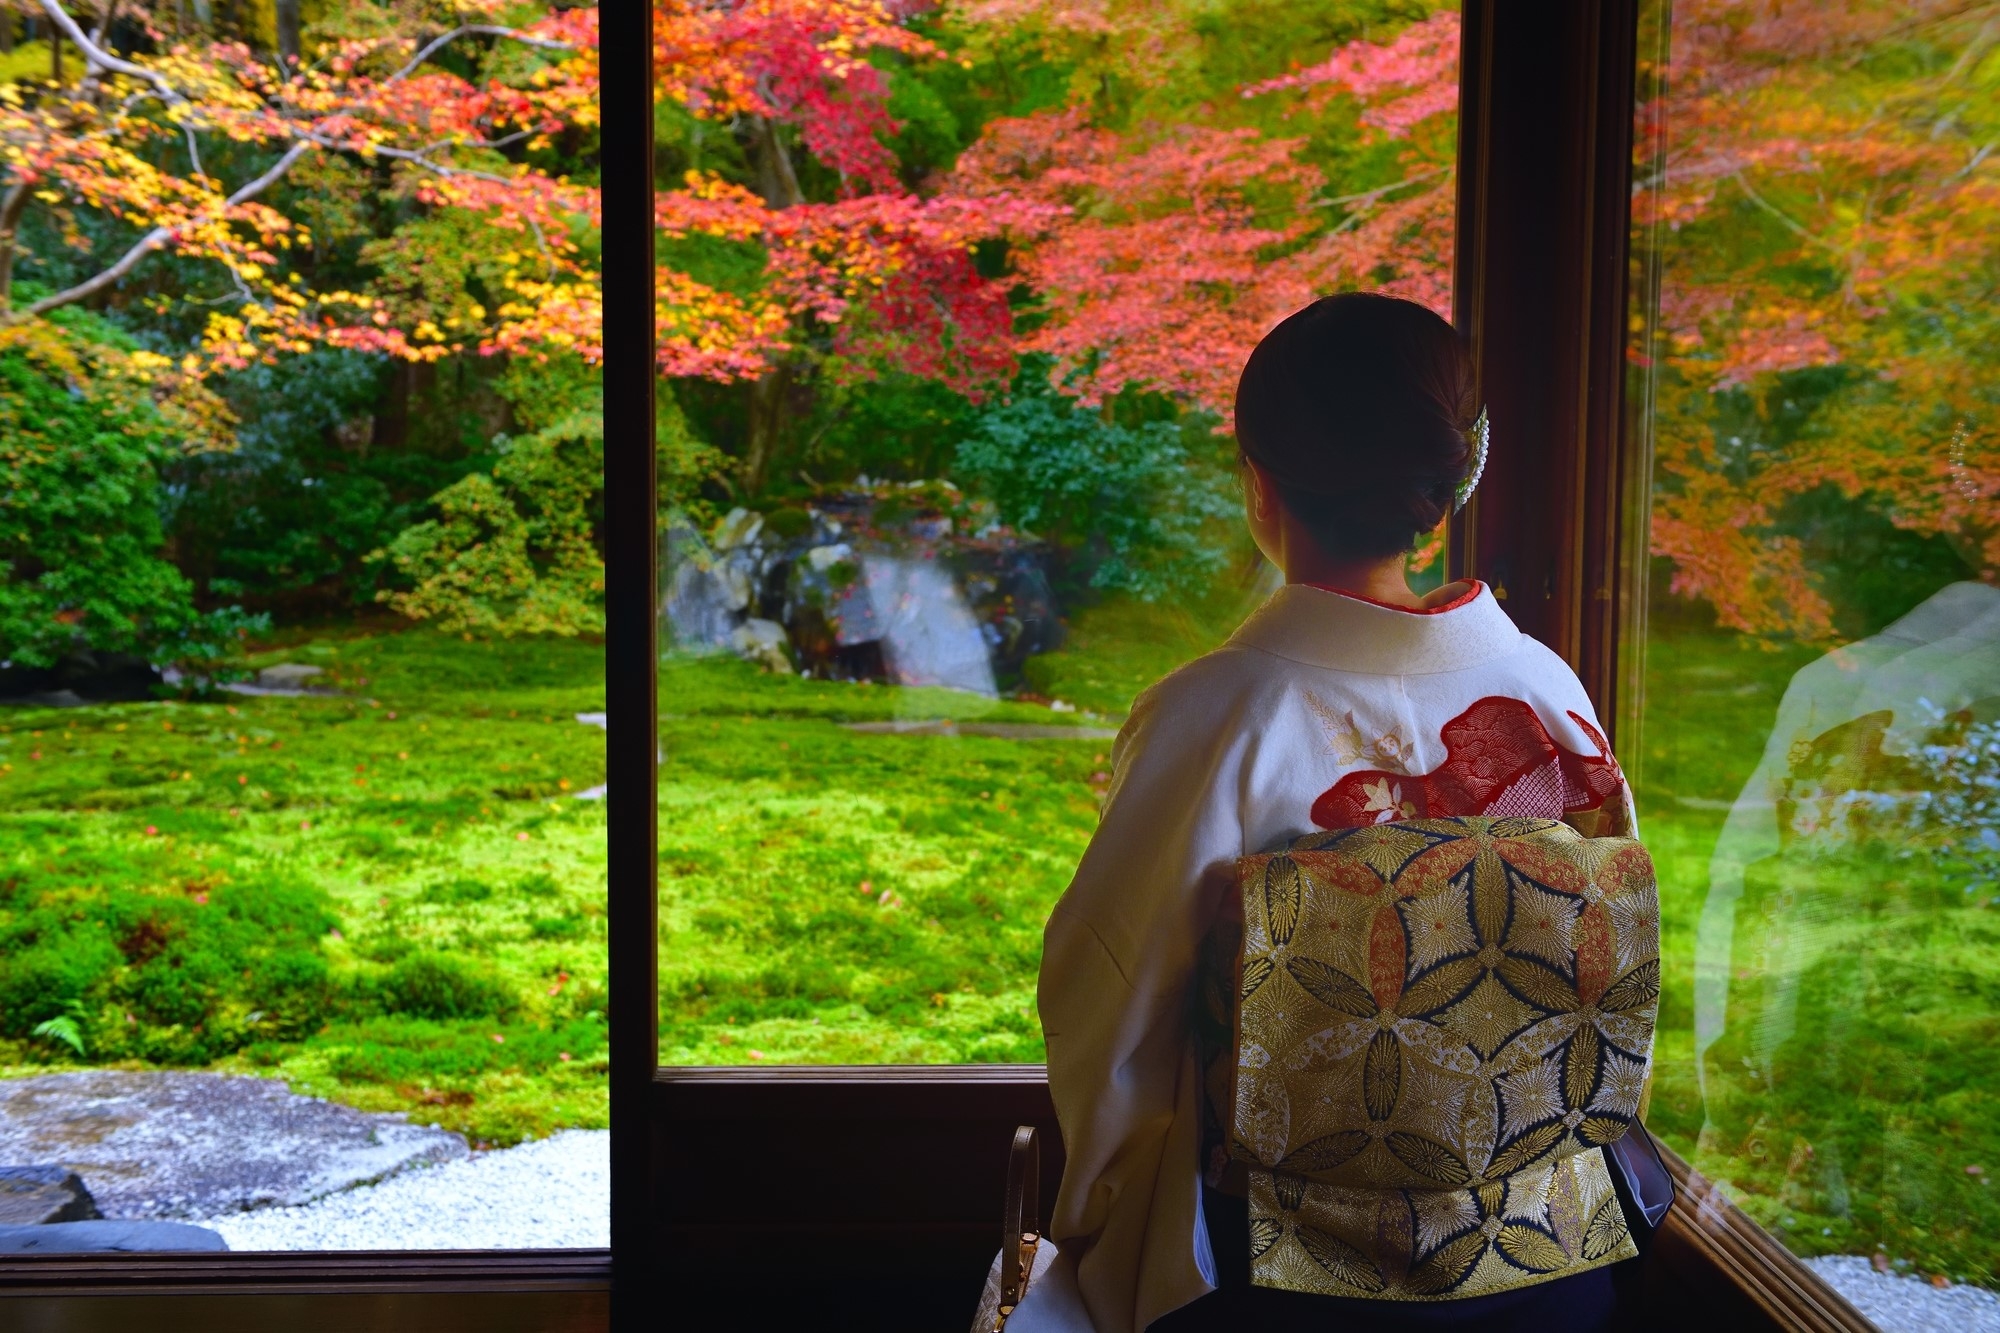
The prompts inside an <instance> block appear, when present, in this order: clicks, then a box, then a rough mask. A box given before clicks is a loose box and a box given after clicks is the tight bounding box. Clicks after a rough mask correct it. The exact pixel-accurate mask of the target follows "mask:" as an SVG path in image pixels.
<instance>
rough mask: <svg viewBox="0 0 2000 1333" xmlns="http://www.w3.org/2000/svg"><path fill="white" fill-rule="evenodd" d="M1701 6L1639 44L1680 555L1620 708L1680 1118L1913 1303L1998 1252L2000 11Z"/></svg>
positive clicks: (1656, 506)
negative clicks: (1998, 292) (1648, 873)
mask: <svg viewBox="0 0 2000 1333" xmlns="http://www.w3.org/2000/svg"><path fill="white" fill-rule="evenodd" d="M1670 8H1671V12H1670V13H1669V12H1668V6H1665V5H1662V6H1658V7H1657V8H1656V9H1655V12H1654V14H1653V18H1654V21H1655V22H1656V23H1657V24H1659V25H1662V26H1661V27H1659V28H1657V29H1656V32H1659V33H1662V34H1663V33H1664V32H1665V31H1666V27H1665V25H1668V24H1670V31H1671V38H1670V43H1669V44H1666V45H1663V46H1661V47H1660V48H1658V49H1657V51H1656V53H1651V54H1648V55H1647V56H1646V57H1644V58H1642V70H1641V84H1642V97H1643V98H1644V99H1645V100H1644V101H1643V102H1642V106H1641V109H1640V126H1641V133H1640V136H1639V137H1640V140H1641V154H1640V161H1639V187H1638V191H1637V195H1636V199H1635V218H1636V232H1635V241H1636V244H1637V256H1636V267H1635V272H1636V273H1638V274H1639V275H1640V276H1641V277H1642V278H1647V277H1650V278H1651V281H1644V280H1642V281H1639V282H1637V283H1636V284H1635V290H1636V291H1638V292H1640V293H1641V296H1640V298H1639V299H1638V301H1637V302H1636V305H1635V309H1634V319H1633V327H1634V328H1635V330H1637V335H1636V336H1637V339H1638V341H1637V343H1636V345H1635V350H1634V367H1633V375H1634V381H1633V383H1634V395H1633V396H1634V400H1635V402H1637V403H1639V404H1641V408H1642V410H1641V416H1642V418H1643V420H1642V421H1641V422H1640V426H1641V428H1642V430H1643V431H1645V432H1646V435H1647V438H1649V440H1650V446H1651V451H1652V499H1651V515H1650V517H1651V542H1652V562H1651V570H1652V584H1651V598H1650V609H1649V612H1648V616H1649V619H1648V623H1647V625H1646V628H1645V632H1644V634H1643V636H1642V639H1641V641H1640V642H1639V644H1638V645H1637V648H1636V651H1637V652H1639V653H1640V654H1642V655H1643V657H1642V660H1641V662H1640V663H1638V665H1639V667H1640V668H1641V669H1642V672H1643V681H1644V692H1643V698H1644V702H1643V707H1642V709H1641V710H1640V713H1639V716H1638V718H1637V719H1636V720H1637V722H1638V724H1639V725H1638V730H1637V733H1636V735H1631V734H1628V735H1627V736H1625V737H1621V740H1622V742H1623V743H1622V745H1621V753H1623V754H1624V755H1625V756H1627V758H1628V760H1629V762H1630V764H1631V766H1632V770H1633V773H1634V776H1635V779H1636V783H1635V785H1636V788H1637V791H1638V793H1639V798H1640V820H1641V827H1642V831H1643V833H1644V835H1645V838H1646V841H1647V843H1648V845H1649V846H1650V847H1651V848H1652V849H1653V853H1654V856H1655V858H1656V859H1657V861H1658V863H1659V868H1660V871H1661V876H1662V883H1661V888H1662V902H1663V905H1664V906H1663V914H1664V918H1665V927H1666V937H1667V953H1668V958H1667V978H1666V982H1667V984H1666V989H1665V995H1666V997H1667V998H1666V999H1665V1000H1664V1001H1663V1003H1662V1009H1661V1034H1660V1046H1659V1058H1658V1062H1657V1066H1656V1068H1657V1075H1656V1079H1655V1084H1654V1088H1653V1093H1652V1103H1651V1108H1652V1109H1651V1117H1650V1120H1649V1123H1650V1124H1652V1125H1653V1126H1654V1127H1655V1128H1656V1129H1657V1130H1659V1131H1660V1132H1661V1133H1662V1134H1663V1135H1664V1136H1665V1137H1666V1139H1667V1140H1668V1141H1669V1142H1670V1143H1671V1144H1672V1145H1673V1146H1674V1147H1675V1148H1676V1149H1678V1150H1679V1151H1680V1152H1682V1153H1683V1154H1685V1155H1687V1156H1688V1157H1689V1159H1690V1160H1691V1161H1692V1162H1693V1163H1694V1165H1696V1166H1697V1167H1698V1168H1699V1169H1700V1170H1702V1171H1703V1172H1704V1173H1705V1174H1707V1175H1708V1176H1709V1177H1711V1178H1712V1179H1715V1180H1717V1181H1719V1182H1722V1183H1723V1184H1724V1185H1725V1186H1726V1187H1727V1188H1728V1190H1729V1191H1730V1193H1731V1195H1732V1196H1733V1197H1735V1198H1736V1199H1737V1200H1738V1201H1740V1202H1741V1203H1742V1205H1743V1206H1744V1207H1745V1208H1746V1209H1747V1210H1748V1211H1749V1212H1750V1214H1751V1215H1752V1216H1754V1217H1755V1218H1756V1219H1757V1220H1758V1221H1760V1222H1761V1223H1763V1224H1764V1225H1765V1226H1767V1227H1768V1228H1770V1230H1771V1231H1772V1232H1773V1234H1775V1235H1776V1236H1778V1237H1779V1238H1781V1239H1782V1240H1783V1241H1784V1242H1785V1243H1786V1244H1787V1245H1789V1246H1790V1247H1792V1248H1793V1249H1794V1250H1795V1251H1796V1252H1797V1253H1799V1254H1801V1255H1804V1256H1819V1257H1817V1258H1815V1259H1814V1260H1813V1262H1814V1263H1815V1265H1816V1266H1818V1267H1819V1268H1820V1271H1821V1272H1823V1273H1825V1274H1827V1275H1828V1276H1829V1277H1831V1278H1833V1279H1834V1281H1835V1282H1836V1284H1837V1285H1840V1286H1842V1287H1843V1288H1844V1289H1846V1290H1847V1291H1848V1292H1849V1294H1850V1295H1852V1296H1853V1297H1854V1299H1855V1300H1856V1301H1857V1302H1858V1303H1860V1304H1861V1305H1862V1306H1863V1307H1864V1308H1866V1309H1869V1310H1872V1311H1874V1312H1875V1315H1876V1317H1878V1318H1879V1319H1880V1320H1881V1321H1882V1322H1884V1323H1885V1325H1887V1326H1902V1325H1901V1324H1899V1323H1898V1320H1899V1319H1902V1318H1906V1317H1914V1316H1908V1315H1892V1313H1890V1311H1891V1305H1890V1304H1888V1302H1893V1301H1896V1300H1909V1301H1917V1300H1918V1298H1919V1297H1922V1298H1935V1299H1938V1300H1944V1299H1945V1296H1943V1295H1941V1294H1940V1293H1938V1292H1936V1291H1935V1290H1934V1289H1933V1287H1934V1286H1941V1285H1944V1284H1947V1283H1967V1282H1969V1283H1977V1284H1981V1285H1984V1286H1992V1285H1994V1283H1995V1281H1996V1276H2000V1275H1996V1262H1997V1261H2000V1242H1996V1237H2000V1194H1996V1191H1995V1189H1994V1188H1993V1185H1992V1176H1991V1173H1992V1172H1994V1171H1996V1170H2000V1137H1996V1133H1995V1124H1996V1123H2000V1122H1996V1116H1995V1111H1996V1109H2000V1075H1996V1072H1995V1066H1994V1064H1993V1062H1992V1061H1991V1060H1990V1059H1989V1058H1987V1056H1986V1051H1987V1049H1988V1047H1989V1045H1990V1038H1991V1031H1992V1028H1993V1025H1994V1023H1995V1021H1996V1017H2000V1006H1996V995H1995V991H1994V988H1993V985H1992V960H1993V958H1994V957H1995V954H1994V947H1995V945H1996V943H2000V915H1996V910H2000V882H1996V877H2000V806H1996V804H1995V792H1996V790H2000V788H1996V782H2000V588H1996V587H1995V581H1996V576H2000V541H1997V540H1996V536H2000V528H1996V526H1995V523H1994V513H1995V509H1994V497H1995V494H1996V492H2000V431H1996V421H2000V416H1996V407H2000V400H1996V397H1995V392H1994V386H1995V384H1996V379H1995V369H1996V361H1997V360H2000V323H1996V315H1995V310H1996V306H1995V303H1994V300H1993V297H1994V281H1995V275H1996V273H2000V249H1996V244H1995V237H1996V236H2000V228H1996V226H1995V219H1994V215H1993V210H1994V207H1995V204H1996V201H2000V161H1996V160H1995V159H1994V158H1993V157H1992V156H1991V149H1992V146H1993V144H1994V142H1995V139H1996V135H2000V97H1996V86H2000V53H1996V48H1995V47H1994V45H1993V41H1992V35H1993V29H1992V24H1993V21H1994V14H1993V12H1992V9H1991V7H1990V6H1972V7H1969V8H1968V7H1966V6H1963V5H1957V4H1932V3H1925V4H1917V5H1908V4H1905V5H1875V4H1870V3H1863V2H1861V0H1842V2H1840V3H1825V4H1817V5H1784V6H1782V7H1780V6H1779V5H1777V4H1768V5H1767V4H1730V3H1714V2H1712V0H1703V2H1700V3H1691V2H1688V0H1676V2H1675V3H1673V4H1672V5H1671V7H1670ZM1841 1256H1847V1257H1841ZM1875 1270H1880V1272H1881V1273H1884V1274H1889V1275H1899V1274H1900V1275H1908V1276H1911V1277H1914V1278H1922V1279H1926V1280H1927V1281H1928V1282H1929V1283H1931V1284H1933V1285H1923V1284H1920V1283H1917V1282H1907V1283H1903V1284H1901V1285H1900V1286H1899V1285H1898V1284H1895V1283H1891V1282H1888V1281H1887V1280H1877V1273H1876V1271H1875ZM1899 1292H1900V1294H1898V1293H1899ZM1966 1295H1968V1296H1969V1295H1970V1294H1969V1293H1967V1294H1966ZM1912 1308H1914V1307H1912ZM1996 1308H2000V1307H1996V1306H1995V1305H1994V1304H1993V1303H1992V1302H1991V1301H1986V1302H1985V1303H1981V1302H1978V1301H1962V1302H1959V1303H1956V1304H1947V1305H1943V1306H1939V1307H1937V1309H1936V1310H1934V1311H1933V1312H1932V1314H1931V1315H1927V1316H1925V1318H1934V1319H1936V1320H1937V1321H1938V1326H1941V1327H1942V1326H1954V1327H1970V1326H1972V1325H1973V1323H1974V1322H1976V1321H1977V1320H1978V1319H1986V1320H1992V1319H1994V1318H1995V1317H1996V1316H1995V1314H1994V1313H1993V1312H1994V1310H1995V1309H1996ZM1952 1311H1957V1313H1952ZM1913 1326H1914V1325H1913ZM1982 1326H1984V1325H1982Z"/></svg>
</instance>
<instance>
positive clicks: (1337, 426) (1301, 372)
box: [1236, 292, 1478, 560]
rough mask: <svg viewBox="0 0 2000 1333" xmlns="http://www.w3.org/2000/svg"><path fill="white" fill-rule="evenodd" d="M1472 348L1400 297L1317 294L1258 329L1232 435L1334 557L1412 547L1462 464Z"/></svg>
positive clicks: (1431, 524)
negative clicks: (1264, 331)
mask: <svg viewBox="0 0 2000 1333" xmlns="http://www.w3.org/2000/svg"><path fill="white" fill-rule="evenodd" d="M1473 395H1474V387H1473V380H1472V355H1471V352H1470V350H1469V349H1468V347H1467V346H1466V343H1465V340H1464V339H1463V338H1461V337H1460V336H1459V334H1458V333H1457V331H1456V330H1454V329H1453V328H1452V327H1451V325H1449V324H1447V323H1445V321H1444V320H1442V319H1440V318H1439V317H1438V316H1437V315H1436V314H1435V313H1433V312H1432V311H1430V310H1428V309H1426V308H1425V307H1423V306H1420V305H1418V304H1417V303H1416V302H1414V301H1403V300H1399V299H1397V298H1396V297H1393V296H1379V295H1376V294H1375V293H1372V292H1343V293H1341V294H1340V295H1338V296H1328V297H1323V298H1321V299H1320V300H1317V301H1315V302H1313V303H1312V304H1311V305H1309V306H1307V307H1306V308H1305V309H1303V310H1301V311H1298V312H1297V313H1296V314H1293V315H1291V316H1289V317H1288V318H1286V319H1285V320H1284V322H1283V323H1281V324H1279V325H1278V327H1277V328H1275V329H1272V330H1271V331H1270V332H1269V333H1268V334H1266V335H1264V341H1262V342H1260V343H1258V344H1257V349H1256V350H1255V351H1253V352H1251V353H1250V360H1249V361H1248V362H1247V363H1246V364H1245V365H1244V367H1243V375H1242V378H1240V379H1239V380H1237V382H1236V440H1237V443H1238V444H1239V445H1240V446H1241V448H1242V450H1243V452H1244V453H1245V454H1246V455H1247V456H1248V457H1250V458H1251V459H1253V460H1254V461H1255V462H1256V463H1257V465H1258V466H1259V467H1261V468H1262V469H1263V470H1264V472H1265V473H1266V474H1267V475H1268V476H1269V477H1270V478H1271V480H1272V481H1273V482H1274V483H1276V486H1277V490H1278V498H1279V500H1280V501H1281V502H1282V503H1283V504H1284V506H1285V508H1286V509H1287V510H1288V511H1290V512H1291V514H1292V516H1293V517H1294V518H1296V519H1298V520H1299V522H1300V523H1302V524H1303V525H1304V526H1305V528H1306V530H1307V531H1308V532H1310V533H1311V534H1312V536H1313V539H1314V540H1315V541H1316V542H1318V543H1319V546H1320V549H1321V550H1322V551H1324V552H1325V553H1326V554H1327V555H1328V556H1329V557H1331V558H1333V559H1336V560H1359V559H1374V558H1379V557H1384V556H1391V555H1395V554H1397V553H1398V552H1401V551H1407V550H1409V549H1410V548H1411V547H1413V546H1415V545H1416V543H1417V540H1418V539H1419V538H1420V537H1421V536H1422V535H1423V534H1424V533H1426V532H1429V531H1430V530H1431V529H1433V528H1435V527H1436V526H1437V525H1438V523H1439V522H1440V521H1441V520H1442V519H1443V518H1444V516H1445V515H1446V514H1447V513H1449V512H1450V510H1451V502H1452V497H1453V493H1454V492H1455V491H1456V490H1457V489H1458V484H1459V482H1460V480H1462V479H1463V478H1464V476H1465V473H1466V469H1467V468H1469V467H1470V466H1471V465H1472V446H1471V443H1470V439H1469V434H1468V433H1469V432H1470V431H1471V429H1472V426H1473V422H1474V418H1475V416H1476V414H1477V412H1478V407H1477V405H1476V404H1475V403H1474V401H1473Z"/></svg>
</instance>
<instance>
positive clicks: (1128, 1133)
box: [1022, 671, 1257, 1333]
mask: <svg viewBox="0 0 2000 1333" xmlns="http://www.w3.org/2000/svg"><path fill="white" fill-rule="evenodd" d="M1191 674H1194V673H1190V672H1185V671H1184V672H1182V673H1178V675H1177V676H1176V677H1170V678H1169V679H1168V680H1167V681H1165V682H1162V684H1161V685H1160V686H1158V687H1156V688H1155V689H1154V690H1152V691H1149V692H1148V693H1147V695H1146V696H1144V697H1142V699H1141V700H1140V701H1139V704H1138V705H1137V706H1136V707H1135V709H1134V711H1133V713H1132V716H1131V719H1130V720H1129V721H1128V722H1127V723H1126V726H1125V728H1124V730H1123V731H1122V732H1121V733H1120V735H1119V738H1118V742H1117V745H1116V746H1115V748H1114V751H1113V756H1114V763H1113V767H1114V776H1113V781H1112V786H1111V791H1110V795H1109V797H1108V799H1107V801H1106V804H1105V807H1104V812H1103V816H1102V822H1101V824H1100V825H1099V827H1098V830H1097V834H1096V836H1095V837H1094V838H1093V839H1092V840H1091V843H1090V847H1089V849H1088V850H1087V851H1086V852H1085V853H1084V857H1083V860H1082V862H1081V864H1080V865H1079V866H1078V867H1077V873H1076V878H1075V879H1074V880H1073V881H1072V882H1071V884H1070V887H1069V890H1068V892H1067V893H1065V894H1064V895H1063V898H1062V901H1061V902H1059V903H1058V904H1057V905H1056V908H1055V912H1054V913H1053V915H1052V916H1051V917H1050V919H1049V924H1048V928H1047V931H1046V933H1045V935H1044V944H1043V955H1042V972H1041V985H1040V1006H1041V1017H1042V1025H1043V1029H1044V1032H1045V1033H1046V1035H1047V1039H1048V1052H1049V1086H1050V1088H1051V1090H1052V1092H1053V1094H1054V1097H1055V1105H1056V1114H1057V1117H1058V1119H1059V1120H1060V1121H1061V1124H1062V1131H1063V1144H1064V1147H1065V1149H1066V1151H1067V1154H1068V1166H1067V1168H1066V1170H1065V1172H1064V1176H1063V1185H1062V1192H1061V1194H1060V1196H1059V1197H1058V1198H1057V1200H1056V1208H1055V1212H1054V1215H1053V1218H1052V1223H1051V1226H1050V1229H1049V1234H1050V1235H1051V1236H1052V1237H1054V1238H1055V1240H1056V1241H1057V1242H1058V1243H1059V1244H1060V1245H1061V1246H1062V1250H1063V1256H1064V1259H1065V1260H1069V1259H1070V1258H1071V1257H1072V1256H1074V1267H1073V1268H1070V1266H1069V1264H1067V1263H1065V1264H1064V1265H1063V1266H1064V1267H1065V1268H1070V1271H1069V1272H1068V1273H1065V1274H1062V1275H1061V1279H1059V1280H1067V1279H1068V1278H1069V1277H1070V1276H1071V1275H1072V1274H1073V1275H1074V1280H1075V1283H1076V1287H1077V1290H1078V1292H1079V1294H1080V1295H1081V1298H1082V1304H1083V1306H1084V1307H1085V1308H1087V1309H1088V1311H1089V1317H1090V1320H1091V1323H1092V1325H1093V1326H1094V1327H1095V1329H1096V1330H1097V1333H1138V1330H1142V1329H1144V1328H1145V1327H1146V1325H1147V1324H1149V1323H1150V1322H1151V1321H1152V1320H1154V1319H1156V1318H1158V1317H1159V1316H1160V1315H1162V1314H1165V1313H1167V1312H1168V1311H1171V1310H1174V1309H1177V1308H1179V1307H1180V1306H1182V1305H1185V1304H1186V1303H1187V1302H1189V1301H1192V1300H1194V1299H1196V1298H1198V1297H1200V1296H1202V1295H1204V1294H1206V1293H1207V1292H1208V1291H1210V1290H1211V1289H1212V1288H1213V1283H1212V1281H1210V1280H1209V1278H1208V1277H1205V1276H1204V1275H1203V1271H1202V1269H1203V1267H1204V1266H1205V1267H1206V1268H1207V1269H1208V1272H1209V1274H1210V1275H1212V1274H1213V1271H1214V1269H1213V1264H1212V1263H1209V1264H1206V1265H1204V1264H1202V1263H1201V1262H1200V1261H1199V1260H1198V1258H1197V1256H1201V1257H1202V1258H1206V1256H1207V1253H1208V1242H1207V1237H1206V1235H1205V1234H1203V1233H1202V1229H1201V1220H1200V1219H1201V1213H1200V1194H1199V1188H1200V1180H1199V1164H1198V1163H1197V1162H1196V1160H1195V1159H1196V1155H1197V1153H1198V1152H1199V1120H1198V1114H1197V1108H1196V1097H1197V1094H1198V1087H1199V1082H1198V1079H1197V1077H1196V1073H1195V1065H1194V1054H1193V1047H1192V1040H1191V1029H1190V1026H1189V1004H1190V1002H1191V987H1192V982H1193V974H1194V967H1195V961H1196V957H1197V954H1198V950H1199V944H1200V941H1201V937H1202V935H1203V933H1204V932H1205V931H1206V930H1207V928H1208V926H1209V924H1210V923H1211V921H1212V920H1213V917H1214V912H1215V910H1216V907H1217V905H1218V904H1219V902H1220V900H1221V895H1222V894H1223V893H1224V892H1225V891H1226V890H1227V889H1228V887H1229V885H1230V884H1231V882H1232V880H1233V876H1234V873H1235V861H1236V858H1238V857H1239V856H1241V855H1243V852H1244V848H1243V828H1242V823H1241V814H1240V809H1241V799H1240V798H1241V794H1242V792H1241V788H1242V782H1241V776H1240V775H1241V773H1242V770H1243V767H1244V762H1245V761H1244V753H1245V750H1246V747H1247V745H1248V744H1249V741H1248V739H1247V738H1248V737H1253V736H1255V735H1256V733H1257V728H1256V727H1255V726H1253V725H1249V724H1248V723H1249V719H1246V718H1244V717H1242V716H1241V715H1240V714H1241V713H1242V711H1243V710H1242V708H1241V706H1240V704H1239V702H1238V701H1237V700H1232V699H1230V698H1229V697H1228V696H1229V695H1230V694H1232V693H1234V692H1232V691H1226V690H1225V691H1203V690H1202V689H1201V688H1200V687H1199V686H1198V685H1197V684H1196V682H1194V681H1192V680H1189V679H1188V676H1189V675H1191ZM1218 695H1219V696H1220V697H1218ZM1031 1295H1032V1293H1031ZM1072 1308H1074V1307H1073V1305H1072ZM1022 1313H1023V1314H1026V1313H1028V1306H1027V1304H1024V1305H1023V1307H1022ZM1030 1322H1035V1321H1030Z"/></svg>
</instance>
